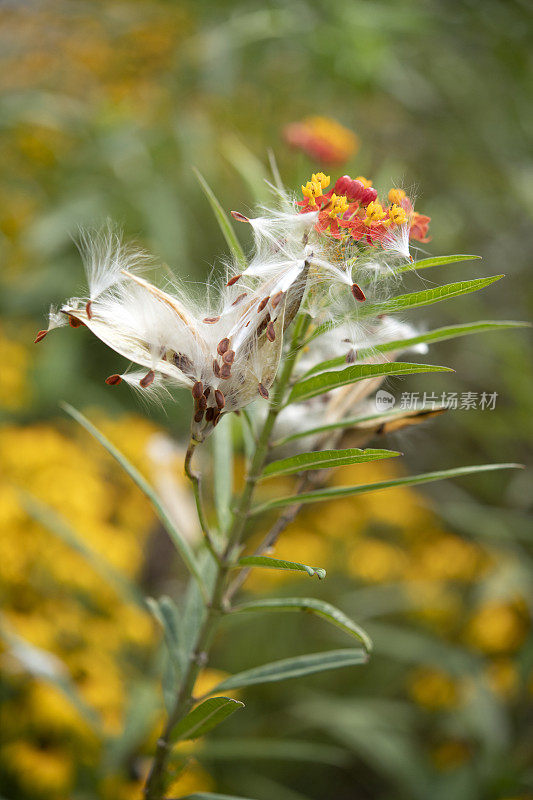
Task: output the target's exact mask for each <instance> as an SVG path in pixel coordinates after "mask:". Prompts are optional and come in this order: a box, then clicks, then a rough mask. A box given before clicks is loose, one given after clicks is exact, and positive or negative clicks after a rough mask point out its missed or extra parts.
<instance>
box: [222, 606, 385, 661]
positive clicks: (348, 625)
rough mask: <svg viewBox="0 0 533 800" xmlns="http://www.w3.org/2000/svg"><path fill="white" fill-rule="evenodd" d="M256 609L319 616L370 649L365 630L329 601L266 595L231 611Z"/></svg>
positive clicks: (244, 611)
mask: <svg viewBox="0 0 533 800" xmlns="http://www.w3.org/2000/svg"><path fill="white" fill-rule="evenodd" d="M252 611H253V612H257V611H262V612H263V611H274V612H279V611H304V612H307V613H309V614H315V615H316V616H317V617H321V618H322V619H324V620H325V621H326V622H329V624H330V625H334V626H335V627H336V628H340V629H341V630H342V631H344V633H347V634H348V635H349V636H352V637H353V638H355V639H359V641H361V642H362V643H363V644H364V646H365V647H366V649H367V650H371V649H372V641H371V639H370V637H369V635H368V634H367V633H366V631H364V630H363V628H361V627H360V626H359V625H357V623H356V622H354V621H353V620H351V619H350V618H349V617H347V616H346V614H345V613H344V612H343V611H340V609H338V608H335V606H333V605H331V603H326V602H325V601H324V600H318V599H317V598H316V597H266V598H264V599H263V600H251V601H250V602H248V603H241V604H239V605H237V606H235V607H234V608H233V609H232V612H233V613H247V612H252Z"/></svg>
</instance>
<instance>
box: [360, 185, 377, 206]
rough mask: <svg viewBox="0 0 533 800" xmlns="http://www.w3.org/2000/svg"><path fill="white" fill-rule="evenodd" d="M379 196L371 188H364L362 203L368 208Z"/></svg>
mask: <svg viewBox="0 0 533 800" xmlns="http://www.w3.org/2000/svg"><path fill="white" fill-rule="evenodd" d="M377 196H378V193H377V192H376V190H375V189H373V188H372V187H371V186H368V187H367V188H363V192H362V194H361V203H362V204H363V205H364V206H367V205H368V204H369V203H372V202H373V201H374V200H375V199H376V198H377Z"/></svg>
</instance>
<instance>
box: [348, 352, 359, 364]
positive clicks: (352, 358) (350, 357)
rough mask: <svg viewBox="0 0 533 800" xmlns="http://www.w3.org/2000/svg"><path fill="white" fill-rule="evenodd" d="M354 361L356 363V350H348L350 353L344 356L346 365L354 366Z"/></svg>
mask: <svg viewBox="0 0 533 800" xmlns="http://www.w3.org/2000/svg"><path fill="white" fill-rule="evenodd" d="M356 361H357V350H350V352H349V353H347V354H346V363H347V364H355V362H356Z"/></svg>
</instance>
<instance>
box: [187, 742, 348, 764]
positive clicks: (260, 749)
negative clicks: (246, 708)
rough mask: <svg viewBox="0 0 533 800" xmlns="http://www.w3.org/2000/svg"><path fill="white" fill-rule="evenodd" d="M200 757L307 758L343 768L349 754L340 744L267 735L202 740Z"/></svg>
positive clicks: (236, 759)
mask: <svg viewBox="0 0 533 800" xmlns="http://www.w3.org/2000/svg"><path fill="white" fill-rule="evenodd" d="M200 756H201V757H206V758H207V759H208V760H209V761H212V760H214V759H220V760H222V761H240V760H241V759H252V760H253V761H255V760H257V759H265V760H270V759H273V760H275V761H309V762H311V763H316V762H319V763H321V764H329V765H331V766H333V767H343V766H346V764H347V763H348V762H349V760H350V759H349V756H348V754H347V753H346V751H345V750H343V748H342V747H336V746H334V745H329V744H318V743H317V742H310V741H306V740H303V741H302V740H300V739H294V738H293V737H292V736H291V737H290V738H287V739H271V738H268V739H267V738H263V737H261V738H255V737H252V738H249V737H248V738H234V737H229V738H228V737H227V736H225V737H224V738H222V737H220V738H218V739H216V740H215V739H212V738H210V739H206V740H204V742H202V746H201V749H200Z"/></svg>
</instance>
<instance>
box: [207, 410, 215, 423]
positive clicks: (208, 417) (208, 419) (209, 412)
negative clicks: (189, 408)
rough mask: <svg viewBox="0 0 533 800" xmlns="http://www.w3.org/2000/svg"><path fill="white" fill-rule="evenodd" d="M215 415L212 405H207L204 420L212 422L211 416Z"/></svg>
mask: <svg viewBox="0 0 533 800" xmlns="http://www.w3.org/2000/svg"><path fill="white" fill-rule="evenodd" d="M214 416H215V409H214V408H213V406H209V408H208V409H207V411H206V412H205V421H206V422H213V417H214Z"/></svg>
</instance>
